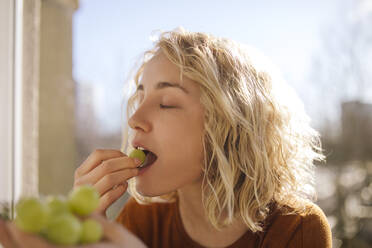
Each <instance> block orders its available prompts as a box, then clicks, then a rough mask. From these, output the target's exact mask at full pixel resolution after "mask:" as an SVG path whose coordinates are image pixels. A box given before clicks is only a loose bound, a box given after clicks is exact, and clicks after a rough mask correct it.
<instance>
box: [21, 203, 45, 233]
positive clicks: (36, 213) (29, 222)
mask: <svg viewBox="0 0 372 248" xmlns="http://www.w3.org/2000/svg"><path fill="white" fill-rule="evenodd" d="M47 223H48V208H47V206H46V205H45V204H44V203H43V202H41V201H40V200H39V199H37V198H33V197H31V198H25V199H22V200H20V201H19V202H18V203H17V205H16V218H15V224H16V226H17V227H18V228H20V229H21V230H23V231H25V232H31V233H39V232H40V231H41V230H42V229H44V228H45V227H46V225H47Z"/></svg>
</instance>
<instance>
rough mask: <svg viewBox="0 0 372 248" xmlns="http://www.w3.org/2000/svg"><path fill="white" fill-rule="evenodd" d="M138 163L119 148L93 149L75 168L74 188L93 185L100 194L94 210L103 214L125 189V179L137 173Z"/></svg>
mask: <svg viewBox="0 0 372 248" xmlns="http://www.w3.org/2000/svg"><path fill="white" fill-rule="evenodd" d="M140 163H141V162H140V161H138V162H137V163H136V162H135V159H133V158H129V157H128V156H126V155H125V154H124V153H122V152H120V151H119V150H95V151H94V152H92V153H91V154H90V155H89V156H88V158H87V159H86V160H85V161H84V162H83V163H82V164H81V165H80V166H79V167H78V168H77V169H76V170H75V175H74V188H75V187H77V186H80V185H83V184H91V185H93V187H94V188H96V189H97V191H98V192H99V194H100V203H99V207H98V208H97V210H96V212H97V213H99V214H102V215H105V214H106V209H107V208H108V207H109V206H110V205H111V204H112V203H114V202H115V201H116V200H117V199H119V198H120V196H122V195H123V194H124V193H125V191H126V190H127V188H128V183H127V180H128V179H130V178H132V177H135V176H137V175H138V170H139V169H137V168H136V167H137V166H139V165H140Z"/></svg>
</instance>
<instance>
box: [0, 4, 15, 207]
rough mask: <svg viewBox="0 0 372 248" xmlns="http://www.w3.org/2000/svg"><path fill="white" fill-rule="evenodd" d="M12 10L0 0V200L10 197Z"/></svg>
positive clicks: (12, 151) (10, 5)
mask: <svg viewBox="0 0 372 248" xmlns="http://www.w3.org/2000/svg"><path fill="white" fill-rule="evenodd" d="M15 12H16V4H15V1H12V0H2V1H0V33H1V39H0V54H1V56H0V82H1V84H0V113H1V120H0V165H1V166H0V201H1V202H8V203H11V204H12V203H13V201H14V189H15V188H14V152H15V151H14V150H15V149H14V138H15V137H14V129H15V128H14V121H15V116H14V112H15V111H14V105H15V104H14V91H15V87H14V86H15V85H14V62H15V59H14V57H15V49H14V48H15V44H14V40H15V34H16V33H15V16H16V15H15Z"/></svg>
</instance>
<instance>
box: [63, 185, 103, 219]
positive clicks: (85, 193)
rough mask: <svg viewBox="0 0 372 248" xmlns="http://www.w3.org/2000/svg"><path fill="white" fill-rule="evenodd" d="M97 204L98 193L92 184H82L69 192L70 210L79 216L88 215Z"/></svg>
mask: <svg viewBox="0 0 372 248" xmlns="http://www.w3.org/2000/svg"><path fill="white" fill-rule="evenodd" d="M98 204H99V193H98V192H97V190H96V189H95V188H93V186H90V185H83V186H80V187H78V188H75V189H74V190H73V191H72V192H71V193H70V194H69V199H68V205H69V207H70V210H71V211H72V212H73V213H75V214H78V215H80V216H87V215H90V214H91V213H92V212H93V211H94V210H95V209H96V208H97V207H98Z"/></svg>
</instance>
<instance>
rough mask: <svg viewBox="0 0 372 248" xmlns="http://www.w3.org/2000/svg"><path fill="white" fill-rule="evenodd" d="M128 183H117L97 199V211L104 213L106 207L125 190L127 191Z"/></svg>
mask: <svg viewBox="0 0 372 248" xmlns="http://www.w3.org/2000/svg"><path fill="white" fill-rule="evenodd" d="M127 188H128V184H127V183H126V182H125V183H124V184H120V185H118V186H117V187H116V188H114V189H112V190H110V191H108V192H107V193H106V194H104V195H103V196H102V197H101V198H100V199H99V206H98V208H97V210H96V212H97V213H105V211H106V209H107V208H108V207H110V206H111V204H113V203H114V202H115V201H116V200H117V199H119V198H120V197H121V196H122V195H123V194H124V193H125V191H127Z"/></svg>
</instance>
